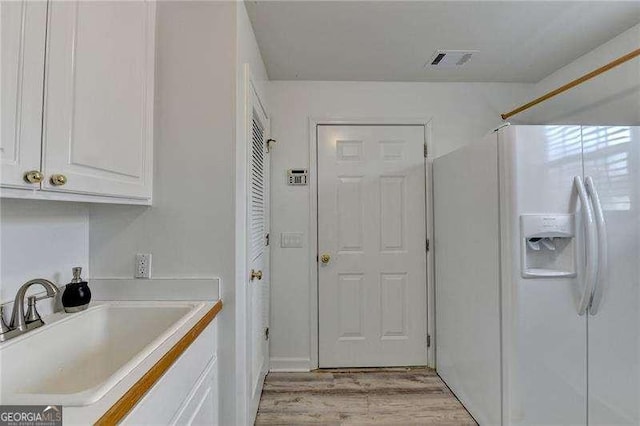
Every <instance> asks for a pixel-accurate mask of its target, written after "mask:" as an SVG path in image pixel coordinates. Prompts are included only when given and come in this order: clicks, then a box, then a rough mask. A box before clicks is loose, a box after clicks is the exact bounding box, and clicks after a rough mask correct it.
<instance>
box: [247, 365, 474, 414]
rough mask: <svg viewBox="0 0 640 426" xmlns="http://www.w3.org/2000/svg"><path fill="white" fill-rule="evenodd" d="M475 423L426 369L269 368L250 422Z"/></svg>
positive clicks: (438, 380)
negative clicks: (298, 370)
mask: <svg viewBox="0 0 640 426" xmlns="http://www.w3.org/2000/svg"><path fill="white" fill-rule="evenodd" d="M303 424H325V425H352V424H358V425H369V424H378V425H379V424H386V425H439V426H440V425H443V426H444V425H475V424H476V422H475V421H474V420H473V418H472V417H471V416H470V415H469V413H468V412H467V411H466V410H465V409H464V407H463V406H462V404H460V402H459V401H458V400H457V399H456V397H455V396H454V395H453V394H452V393H451V391H450V390H449V388H447V386H446V385H445V384H444V382H443V381H442V380H441V379H440V377H438V375H437V374H436V373H435V372H434V371H433V370H431V369H427V368H413V369H410V368H396V369H357V370H354V369H349V370H346V369H345V370H318V371H314V372H311V373H270V374H269V375H268V376H267V379H266V381H265V385H264V390H263V391H262V398H261V399H260V407H259V408H258V417H257V419H256V425H303Z"/></svg>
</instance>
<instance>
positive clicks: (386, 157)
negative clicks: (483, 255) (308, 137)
mask: <svg viewBox="0 0 640 426" xmlns="http://www.w3.org/2000/svg"><path fill="white" fill-rule="evenodd" d="M317 131H318V133H317V136H318V250H319V262H318V278H319V281H318V286H319V290H318V292H319V294H318V296H319V365H320V367H380V366H408V365H426V364H427V346H426V339H427V283H426V227H425V161H424V143H425V138H424V127H423V126H361V125H360V126H338V125H320V126H318V130H317ZM326 256H329V258H327V257H326Z"/></svg>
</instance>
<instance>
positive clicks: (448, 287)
mask: <svg viewBox="0 0 640 426" xmlns="http://www.w3.org/2000/svg"><path fill="white" fill-rule="evenodd" d="M433 173H434V176H433V182H434V198H435V199H434V210H435V211H434V223H435V241H434V249H435V260H436V264H435V274H436V365H437V371H438V373H439V374H440V376H441V377H442V378H443V379H444V381H445V382H446V383H447V385H449V387H450V388H451V389H452V391H453V392H454V393H455V394H456V396H457V397H458V398H459V399H460V400H461V401H462V402H463V404H464V405H465V406H466V407H467V409H468V410H469V411H470V413H471V414H472V415H473V416H474V417H475V418H476V420H477V421H478V422H479V423H480V424H482V425H500V424H503V425H638V424H640V127H629V126H615V127H614V126H557V125H554V126H551V125H548V126H507V127H504V128H502V129H500V130H498V131H496V132H494V133H492V134H490V135H488V136H487V137H486V138H485V139H483V140H482V141H479V142H476V143H472V144H470V145H468V146H466V147H464V148H462V149H460V150H458V151H455V152H452V153H450V154H448V155H445V156H443V157H440V158H438V159H436V160H435V162H434V167H433Z"/></svg>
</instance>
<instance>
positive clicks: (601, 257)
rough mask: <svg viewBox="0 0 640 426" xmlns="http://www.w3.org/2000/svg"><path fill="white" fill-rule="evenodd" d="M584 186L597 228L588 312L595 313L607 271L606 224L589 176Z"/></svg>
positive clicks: (600, 204)
mask: <svg viewBox="0 0 640 426" xmlns="http://www.w3.org/2000/svg"><path fill="white" fill-rule="evenodd" d="M585 187H586V189H587V193H588V195H589V197H590V198H591V200H592V201H593V212H594V215H595V219H596V224H597V228H598V273H597V275H596V281H595V284H594V287H593V296H592V297H591V306H590V308H589V313H590V314H591V315H595V314H597V313H598V308H599V307H600V302H601V300H602V293H603V291H604V287H603V284H604V283H603V281H604V277H605V274H606V271H607V262H608V259H607V251H608V247H607V224H606V222H605V220H604V213H603V210H602V203H600V196H599V195H598V190H597V189H596V185H595V183H594V182H593V178H592V177H591V176H587V177H586V178H585Z"/></svg>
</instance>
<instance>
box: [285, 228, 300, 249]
mask: <svg viewBox="0 0 640 426" xmlns="http://www.w3.org/2000/svg"><path fill="white" fill-rule="evenodd" d="M303 239H304V234H303V233H302V232H283V233H281V234H280V247H282V248H302V240H303Z"/></svg>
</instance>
